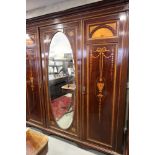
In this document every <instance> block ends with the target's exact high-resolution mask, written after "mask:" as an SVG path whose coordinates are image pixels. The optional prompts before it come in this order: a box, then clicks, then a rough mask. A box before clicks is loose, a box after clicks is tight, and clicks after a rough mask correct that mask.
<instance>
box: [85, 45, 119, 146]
mask: <svg viewBox="0 0 155 155" xmlns="http://www.w3.org/2000/svg"><path fill="white" fill-rule="evenodd" d="M87 54H88V58H89V59H88V61H87V69H88V72H87V75H88V79H87V92H88V95H87V129H88V130H87V139H88V140H89V141H92V142H95V143H97V144H101V145H105V146H109V147H111V145H112V127H113V124H112V118H113V106H114V97H115V72H116V67H115V65H116V64H115V61H116V56H117V44H105V45H103V44H101V45H100V44H99V45H92V46H87ZM101 132H102V134H101Z"/></svg>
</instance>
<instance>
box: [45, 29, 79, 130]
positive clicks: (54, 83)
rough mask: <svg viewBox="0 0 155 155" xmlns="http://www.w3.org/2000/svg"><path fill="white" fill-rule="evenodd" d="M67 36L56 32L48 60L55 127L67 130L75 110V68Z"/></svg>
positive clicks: (51, 105) (51, 104)
mask: <svg viewBox="0 0 155 155" xmlns="http://www.w3.org/2000/svg"><path fill="white" fill-rule="evenodd" d="M74 65H75V64H74V59H73V51H72V48H71V45H70V42H69V40H68V38H67V36H66V35H65V34H64V33H62V32H57V33H56V34H55V35H54V36H53V38H52V41H51V44H50V49H49V60H48V80H49V82H48V83H49V95H50V107H51V110H52V113H53V116H54V119H55V121H56V123H57V125H58V126H59V127H60V128H61V129H68V128H69V127H70V126H71V124H72V122H73V116H74V108H75V90H76V85H75V66H74Z"/></svg>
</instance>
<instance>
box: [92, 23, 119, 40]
mask: <svg viewBox="0 0 155 155" xmlns="http://www.w3.org/2000/svg"><path fill="white" fill-rule="evenodd" d="M116 29H117V23H116V22H112V23H98V24H96V25H90V26H89V38H92V39H101V38H109V37H114V36H116V35H117V30H116Z"/></svg>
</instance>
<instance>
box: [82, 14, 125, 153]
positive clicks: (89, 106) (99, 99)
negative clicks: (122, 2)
mask: <svg viewBox="0 0 155 155" xmlns="http://www.w3.org/2000/svg"><path fill="white" fill-rule="evenodd" d="M127 35H128V34H127V14H126V13H125V12H124V13H123V12H122V13H117V14H113V15H107V16H100V17H96V18H95V17H92V18H90V19H86V20H84V58H83V62H84V72H83V79H84V81H83V86H84V88H85V94H84V102H83V106H84V111H83V115H84V118H85V119H84V120H85V121H84V122H86V125H85V129H86V130H85V139H86V141H87V142H89V144H90V145H92V146H94V147H95V148H97V149H98V150H102V151H105V152H109V153H112V152H113V151H115V152H119V153H122V144H123V142H122V140H123V125H124V111H125V98H124V97H125V87H126V77H127V59H128V47H127V46H128V45H127Z"/></svg>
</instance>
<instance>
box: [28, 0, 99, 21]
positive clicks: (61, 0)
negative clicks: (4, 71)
mask: <svg viewBox="0 0 155 155" xmlns="http://www.w3.org/2000/svg"><path fill="white" fill-rule="evenodd" d="M97 1H101V0H45V1H44V3H43V2H41V1H38V0H26V18H27V19H29V18H33V17H37V16H41V15H45V14H48V13H52V12H58V11H63V10H66V9H70V8H73V7H77V6H81V5H85V4H89V3H93V2H97Z"/></svg>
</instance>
